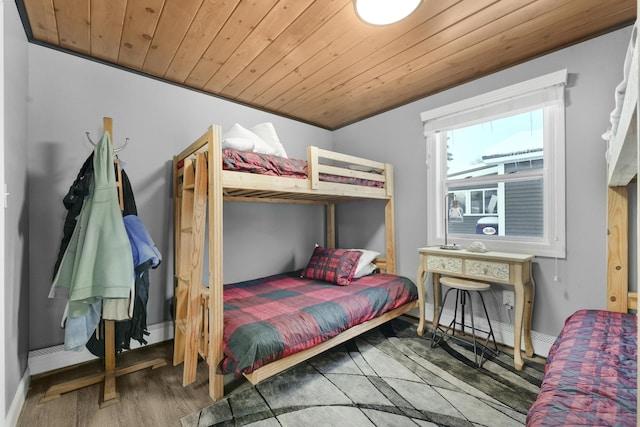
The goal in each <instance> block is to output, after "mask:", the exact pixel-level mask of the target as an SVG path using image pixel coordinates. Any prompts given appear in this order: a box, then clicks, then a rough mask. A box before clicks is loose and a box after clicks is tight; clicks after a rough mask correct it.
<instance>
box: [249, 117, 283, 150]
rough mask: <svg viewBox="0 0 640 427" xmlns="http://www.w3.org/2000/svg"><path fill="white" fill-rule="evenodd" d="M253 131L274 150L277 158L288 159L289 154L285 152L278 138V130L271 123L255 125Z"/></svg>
mask: <svg viewBox="0 0 640 427" xmlns="http://www.w3.org/2000/svg"><path fill="white" fill-rule="evenodd" d="M251 131H252V132H253V133H255V134H256V135H258V136H259V137H260V138H261V139H262V140H263V141H264V142H266V143H267V144H268V145H269V146H270V147H271V148H272V149H274V150H275V151H276V153H275V154H276V156H280V157H287V153H286V152H285V151H284V147H283V145H282V143H281V142H280V138H278V134H277V133H276V128H275V127H274V126H273V123H271V122H264V123H260V124H257V125H255V126H254V127H252V128H251Z"/></svg>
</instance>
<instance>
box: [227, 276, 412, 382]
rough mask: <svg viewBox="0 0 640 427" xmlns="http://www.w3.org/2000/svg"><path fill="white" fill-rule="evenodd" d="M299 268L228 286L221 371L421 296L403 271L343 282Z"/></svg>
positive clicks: (293, 348)
mask: <svg viewBox="0 0 640 427" xmlns="http://www.w3.org/2000/svg"><path fill="white" fill-rule="evenodd" d="M300 273H301V272H300V271H295V272H289V273H284V274H278V275H275V276H269V277H265V278H260V279H255V280H248V281H245V282H239V283H234V284H230V285H225V288H224V359H223V360H222V362H221V364H220V366H219V367H218V371H219V372H220V373H225V374H226V373H234V374H236V375H239V374H241V373H250V372H252V371H253V370H255V369H257V368H259V367H261V366H263V365H265V364H267V363H269V362H272V361H274V360H278V359H281V358H283V357H286V356H288V355H290V354H293V353H296V352H298V351H302V350H305V349H307V348H311V347H314V346H316V345H318V344H319V343H321V342H323V341H326V340H328V339H330V338H332V337H334V336H336V335H338V334H339V333H341V332H343V331H345V330H347V329H349V328H350V327H352V326H355V325H358V324H360V323H363V322H366V321H367V320H370V319H373V318H375V317H377V316H380V315H382V314H384V313H386V312H388V311H391V310H393V309H395V308H398V307H400V306H403V305H405V304H407V303H409V302H411V301H414V300H416V299H417V295H418V291H417V288H416V286H415V284H414V283H413V282H412V281H411V280H409V279H408V278H406V277H402V276H396V275H390V274H373V275H370V276H365V277H362V278H359V279H354V280H353V281H352V282H351V284H349V285H348V286H338V285H335V284H332V283H328V282H324V281H319V280H310V279H303V278H301V277H300Z"/></svg>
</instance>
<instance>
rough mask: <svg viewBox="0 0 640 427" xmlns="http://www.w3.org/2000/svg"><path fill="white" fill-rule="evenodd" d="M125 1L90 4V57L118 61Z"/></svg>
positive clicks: (94, 2) (116, 0) (114, 0)
mask: <svg viewBox="0 0 640 427" xmlns="http://www.w3.org/2000/svg"><path fill="white" fill-rule="evenodd" d="M126 10H127V0H110V1H109V2H105V1H92V2H91V56H93V57H96V58H99V59H102V60H105V61H109V62H113V63H115V62H116V61H117V60H118V50H119V46H120V37H121V35H122V26H123V25H124V16H125V11H126Z"/></svg>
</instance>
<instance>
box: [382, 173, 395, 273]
mask: <svg viewBox="0 0 640 427" xmlns="http://www.w3.org/2000/svg"><path fill="white" fill-rule="evenodd" d="M385 170H386V182H387V184H386V188H387V195H388V196H389V197H390V199H388V200H387V201H386V202H385V207H384V227H385V236H386V248H385V250H386V264H387V273H389V274H396V232H395V216H394V208H393V166H392V165H391V164H388V163H387V166H386V168H385Z"/></svg>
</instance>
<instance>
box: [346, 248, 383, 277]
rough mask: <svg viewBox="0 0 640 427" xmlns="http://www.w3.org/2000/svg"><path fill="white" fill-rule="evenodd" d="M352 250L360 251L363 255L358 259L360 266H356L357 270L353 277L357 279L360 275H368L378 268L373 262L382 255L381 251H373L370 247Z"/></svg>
mask: <svg viewBox="0 0 640 427" xmlns="http://www.w3.org/2000/svg"><path fill="white" fill-rule="evenodd" d="M350 250H352V251H360V252H362V255H361V256H360V259H359V260H358V266H357V267H356V272H355V273H354V274H353V278H354V279H357V278H358V277H363V276H368V275H369V274H371V273H373V271H374V270H375V269H376V265H375V264H374V263H373V260H374V259H376V258H377V257H379V256H380V252H376V251H371V250H369V249H350Z"/></svg>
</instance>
